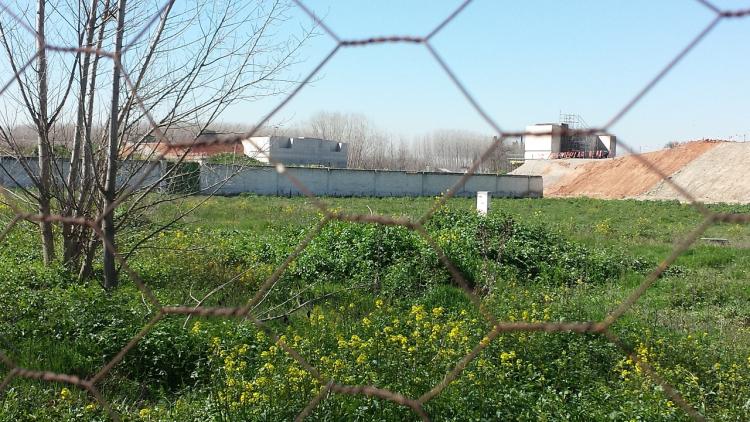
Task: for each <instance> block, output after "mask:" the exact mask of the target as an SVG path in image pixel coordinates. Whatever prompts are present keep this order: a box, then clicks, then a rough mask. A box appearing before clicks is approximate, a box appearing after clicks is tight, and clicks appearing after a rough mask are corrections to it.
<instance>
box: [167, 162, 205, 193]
mask: <svg viewBox="0 0 750 422" xmlns="http://www.w3.org/2000/svg"><path fill="white" fill-rule="evenodd" d="M166 166H167V167H166V169H165V171H167V172H171V173H170V177H168V178H167V179H166V189H165V191H166V193H170V194H177V193H197V192H199V191H200V184H201V183H200V164H199V163H194V162H188V161H184V162H181V163H173V162H171V161H167V162H166Z"/></svg>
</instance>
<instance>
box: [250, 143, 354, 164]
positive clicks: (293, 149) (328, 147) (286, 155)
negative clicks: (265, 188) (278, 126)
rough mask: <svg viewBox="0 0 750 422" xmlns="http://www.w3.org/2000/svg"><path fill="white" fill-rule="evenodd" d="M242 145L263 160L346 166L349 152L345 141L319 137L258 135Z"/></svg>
mask: <svg viewBox="0 0 750 422" xmlns="http://www.w3.org/2000/svg"><path fill="white" fill-rule="evenodd" d="M242 147H243V148H244V152H245V155H247V156H248V157H251V158H255V159H256V160H258V161H260V162H263V163H268V162H270V161H275V162H278V163H282V164H297V165H319V166H324V167H333V168H346V166H347V161H348V155H349V154H348V147H347V144H346V143H345V142H337V141H329V140H325V139H318V138H304V137H297V138H289V137H285V136H255V137H252V138H250V140H244V141H242Z"/></svg>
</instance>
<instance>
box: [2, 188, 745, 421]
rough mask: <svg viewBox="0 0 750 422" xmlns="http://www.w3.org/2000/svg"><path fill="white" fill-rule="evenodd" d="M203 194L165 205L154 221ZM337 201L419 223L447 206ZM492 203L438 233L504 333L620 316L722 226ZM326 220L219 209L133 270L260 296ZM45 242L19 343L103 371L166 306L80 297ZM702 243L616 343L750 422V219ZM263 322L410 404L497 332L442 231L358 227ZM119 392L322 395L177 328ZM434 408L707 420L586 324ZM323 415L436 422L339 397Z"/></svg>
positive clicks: (333, 370)
mask: <svg viewBox="0 0 750 422" xmlns="http://www.w3.org/2000/svg"><path fill="white" fill-rule="evenodd" d="M203 199H204V198H200V197H193V198H188V199H187V200H186V201H184V202H182V203H180V205H179V206H177V205H174V204H172V205H167V206H164V207H162V208H160V209H159V210H158V212H155V213H153V214H152V215H150V216H148V219H149V221H146V224H145V226H144V227H145V228H148V227H149V224H152V223H153V224H156V223H157V222H159V221H163V220H166V219H168V218H169V216H171V215H173V214H174V213H175V212H178V211H179V210H180V209H189V208H190V207H192V206H194V205H196V204H197V203H198V202H199V201H202V200H203ZM324 201H325V202H326V203H327V204H328V205H329V206H330V207H332V208H334V209H336V210H340V211H341V212H347V213H362V214H371V213H373V214H378V215H391V216H409V217H418V216H420V215H421V214H422V213H424V212H425V211H426V210H428V209H430V208H431V207H432V205H433V204H434V201H435V199H434V198H418V199H409V198H389V199H373V198H328V199H325V200H324ZM473 205H474V204H473V200H471V199H451V200H449V201H448V203H447V206H446V209H445V210H441V211H440V212H439V213H438V214H437V215H436V216H435V217H434V218H433V219H431V220H430V221H429V222H428V223H427V225H426V228H427V232H428V233H429V234H430V236H431V237H432V238H434V239H435V241H436V242H437V244H438V245H440V247H441V248H442V249H443V250H445V252H446V254H447V255H448V257H449V258H450V259H451V261H452V262H453V263H454V264H455V265H456V266H457V268H458V269H459V270H461V272H462V274H463V275H464V276H465V277H466V279H467V281H468V282H469V283H470V284H471V286H472V288H473V290H474V292H476V293H477V294H478V295H479V296H480V297H481V300H482V302H483V304H484V306H485V307H486V309H487V310H488V311H489V312H491V313H492V314H493V315H494V316H495V317H496V318H498V319H500V320H502V321H526V322H563V321H590V320H599V319H601V318H603V317H604V316H605V315H607V313H608V312H610V311H612V310H613V309H615V308H616V307H617V306H618V304H620V303H621V302H622V301H623V300H624V299H625V298H626V297H628V295H629V294H631V292H633V291H634V290H635V289H636V288H637V287H638V285H639V284H640V283H641V282H642V281H643V280H644V278H645V277H646V275H647V274H648V273H649V271H650V270H651V269H653V268H654V267H655V266H656V265H657V264H658V263H659V262H660V261H661V260H662V259H664V258H665V257H666V256H667V255H668V254H669V253H670V251H671V250H672V249H673V248H674V246H675V245H676V244H677V243H679V242H680V240H681V239H683V238H684V237H685V236H686V235H687V234H688V232H690V231H691V230H693V229H694V228H696V227H697V226H698V225H699V224H700V223H701V221H702V217H701V214H700V213H699V212H697V210H695V209H694V208H693V207H691V206H689V205H684V204H678V203H671V202H637V201H601V200H590V199H539V200H531V199H529V200H509V199H494V200H493V201H492V212H491V214H490V216H489V217H487V218H480V217H477V216H476V215H475V214H474V213H473V211H472V208H473ZM711 209H713V210H716V211H722V212H743V213H748V212H750V206H736V205H716V206H711ZM0 212H5V214H2V218H3V221H5V220H8V219H9V218H10V217H11V216H9V215H8V214H7V209H5V210H4V211H3V210H0ZM320 218H321V215H320V213H319V212H318V211H317V209H316V208H315V207H313V206H312V204H311V202H310V201H309V200H308V199H306V198H272V197H253V196H241V197H234V198H211V199H209V200H208V201H206V203H205V204H203V205H202V206H201V207H200V208H199V209H198V210H197V211H196V212H194V213H192V214H191V215H189V216H188V217H187V218H186V219H184V220H183V221H182V222H181V223H180V224H179V225H177V226H174V227H173V228H171V229H170V230H169V231H166V232H165V233H163V234H162V235H160V236H158V237H157V238H155V239H154V240H153V241H151V242H149V243H148V244H147V245H146V247H145V248H143V249H142V250H140V251H139V252H138V253H137V254H136V255H134V257H133V258H132V259H131V265H132V267H133V269H134V270H136V271H137V272H138V274H140V276H141V277H143V279H144V281H145V282H146V283H147V284H148V285H149V287H150V288H152V289H153V290H154V292H155V294H156V296H157V297H158V299H159V300H160V302H161V303H162V304H164V305H186V306H194V305H195V304H196V300H200V299H204V297H205V299H204V301H203V302H202V303H203V305H204V306H236V305H243V304H245V303H247V302H248V300H249V299H250V298H251V297H252V296H253V295H254V294H255V293H256V291H257V290H258V287H259V285H260V284H261V283H262V282H263V281H264V280H266V279H267V278H268V277H269V276H270V275H271V274H272V273H273V271H274V270H275V269H276V268H277V267H278V266H279V265H280V264H281V262H283V261H284V259H285V257H286V256H287V255H288V254H289V253H290V252H291V251H292V250H293V249H294V247H295V246H296V245H297V244H298V243H299V241H300V240H301V239H302V238H303V237H304V236H305V234H306V233H307V232H308V231H309V230H311V228H312V227H313V226H314V225H315V224H316V223H317V222H318V221H319V220H320ZM137 235H138V233H134V234H130V235H129V237H128V239H130V238H136V237H137ZM35 236H36V229H35V228H34V227H33V226H31V225H30V224H27V225H25V226H19V227H18V228H17V229H15V230H13V231H11V232H10V233H9V235H8V237H7V238H6V239H5V243H4V244H3V247H2V249H0V289H1V290H0V291H2V296H1V297H0V309H1V310H2V311H1V312H0V350H2V351H3V353H4V354H6V355H7V356H8V357H9V358H11V359H13V360H14V361H15V362H18V364H19V365H22V366H24V367H27V368H30V369H38V370H51V371H56V372H62V373H68V374H73V375H77V376H79V377H82V378H86V377H90V376H91V375H92V374H94V373H95V372H96V371H97V370H98V369H99V368H100V367H101V366H102V365H103V364H104V363H106V362H107V361H108V360H109V359H111V358H112V357H113V356H114V355H115V354H116V353H117V352H118V351H119V350H120V349H121V348H122V347H123V346H124V345H125V344H126V343H127V342H128V340H129V339H130V338H131V337H132V336H134V335H135V334H136V333H137V332H138V331H139V330H140V328H141V327H142V326H143V325H144V324H145V323H146V322H147V321H148V320H149V319H150V318H152V317H153V315H154V313H155V312H156V309H155V307H154V306H153V305H151V304H149V303H148V301H147V300H145V298H144V297H143V295H142V294H141V293H140V292H139V291H138V290H137V289H136V288H135V287H134V285H133V283H132V282H130V281H129V280H124V283H123V286H121V287H120V288H119V289H118V290H116V291H115V292H113V293H111V294H107V293H105V292H104V291H103V290H102V289H101V288H100V287H99V285H98V282H97V280H92V281H90V282H89V283H87V284H85V285H78V284H76V283H75V282H74V281H73V280H74V277H72V276H71V275H70V274H68V273H67V272H66V271H65V270H64V269H62V268H60V267H59V266H56V265H55V266H52V267H49V268H44V267H43V266H42V265H41V264H40V258H39V251H38V247H37V244H36V243H35V242H36V237H35ZM700 237H707V238H724V239H727V240H728V241H729V243H728V244H726V245H721V244H715V243H712V242H709V241H703V240H698V241H696V242H695V244H693V245H692V246H691V247H690V249H689V250H688V251H686V252H685V253H684V254H683V255H682V256H681V257H680V258H679V259H678V260H677V261H676V262H675V264H674V265H673V266H671V267H670V268H669V269H668V270H667V272H666V273H665V274H664V275H663V276H662V277H660V278H659V279H658V280H657V281H656V283H655V284H654V285H653V286H652V287H651V288H650V289H649V290H647V292H646V293H645V294H644V295H643V296H642V297H641V298H640V300H639V301H638V302H637V303H636V304H635V305H634V306H633V307H632V308H630V309H629V310H628V312H627V313H625V314H624V315H623V317H622V318H620V319H619V320H617V322H616V323H615V324H614V325H613V327H612V331H613V332H614V333H615V334H616V335H617V336H618V337H620V338H621V339H622V340H623V342H624V343H625V344H626V346H627V347H628V348H629V349H630V350H632V351H633V352H634V353H635V354H636V355H637V357H638V358H639V359H641V360H642V361H645V362H647V363H648V364H649V365H650V366H651V367H653V368H654V370H655V371H656V372H657V373H658V374H659V375H660V376H661V377H663V378H664V379H665V380H666V381H667V382H668V383H669V384H670V385H672V386H673V387H674V388H675V389H676V390H677V391H679V392H680V393H681V395H682V396H683V397H684V399H685V400H686V402H687V403H688V404H689V405H690V406H691V407H692V408H694V409H695V410H697V411H698V412H700V413H701V414H702V415H704V416H705V417H706V418H708V419H712V420H713V419H716V420H748V419H750V253H749V251H750V228H748V227H747V226H742V225H737V224H725V223H721V224H715V225H713V226H711V227H709V228H708V229H707V230H706V232H705V233H704V234H703V235H701V236H700ZM121 242H122V243H123V245H122V246H124V247H126V246H127V243H128V240H127V239H122V240H121ZM217 286H223V287H222V288H221V289H219V290H217V291H216V292H215V293H213V294H211V295H209V296H208V297H206V295H207V294H208V293H209V292H211V291H212V290H214V289H215V288H216V287H217ZM253 315H254V316H256V317H257V318H260V319H263V320H267V324H268V326H269V327H271V328H272V329H273V330H274V332H276V333H278V334H279V335H281V336H282V339H283V341H284V343H285V344H289V345H290V346H291V347H293V348H294V349H295V350H298V351H299V353H300V355H301V356H302V357H304V358H305V359H306V360H307V361H308V362H310V364H311V365H313V366H314V367H315V368H317V369H318V370H319V371H320V373H321V374H322V376H323V377H325V378H326V379H333V380H335V381H336V382H339V383H343V384H351V385H375V386H378V387H382V388H387V389H389V390H392V391H395V392H399V393H401V394H404V395H405V396H408V397H419V396H420V395H422V394H423V393H425V392H427V391H428V390H430V389H431V388H432V387H433V386H435V385H436V384H438V383H439V382H440V381H441V380H442V379H443V377H444V375H445V374H446V373H447V372H448V371H449V370H450V369H451V368H453V366H454V365H455V364H456V362H457V361H458V360H459V359H460V358H461V357H462V356H464V355H465V354H466V353H467V352H469V351H470V350H471V349H472V348H473V347H474V346H476V345H477V344H479V343H480V342H482V341H483V338H484V336H485V335H486V334H487V332H488V331H489V330H490V327H489V325H488V324H487V323H486V322H485V321H484V319H483V317H482V315H481V314H480V313H479V312H478V310H477V309H476V307H475V306H474V305H472V304H471V303H470V302H469V300H468V299H467V298H466V296H465V295H464V294H463V292H462V291H461V290H460V289H459V288H457V287H456V286H455V284H454V282H453V281H452V279H451V277H450V274H449V273H448V272H447V271H446V270H445V267H444V266H443V265H442V264H441V263H440V261H439V259H438V257H437V255H436V254H435V253H434V251H433V249H432V248H431V247H430V246H429V244H428V243H427V242H425V240H424V239H423V238H421V237H420V236H419V235H417V234H416V233H414V232H411V231H408V230H406V229H402V228H399V227H391V226H389V227H384V226H375V225H371V224H369V225H365V224H358V223H342V222H331V223H328V224H327V225H326V226H325V227H323V229H322V230H321V232H320V233H319V235H318V236H316V237H315V239H314V240H313V241H312V242H311V243H310V244H309V245H308V247H307V248H305V250H304V251H303V252H302V253H301V255H300V256H299V257H298V258H297V259H296V260H294V261H293V262H292V263H291V264H290V266H289V268H287V270H286V271H285V272H284V274H283V275H282V277H281V278H280V279H279V281H278V282H277V283H276V284H275V285H274V287H273V289H271V290H270V291H269V293H268V294H267V295H264V298H263V300H262V301H261V302H260V304H259V305H258V306H256V307H255V308H254V310H253ZM7 374H8V369H7V367H4V366H0V377H4V376H6V375H7ZM98 387H99V388H100V390H101V391H102V394H103V395H104V397H105V398H106V399H107V401H108V402H109V403H111V405H112V406H113V408H114V409H115V410H116V411H117V412H118V413H119V414H120V415H122V416H123V418H127V419H129V420H289V419H293V418H294V416H295V415H297V414H298V413H299V412H300V411H301V410H302V409H303V408H304V406H305V405H306V404H307V402H308V401H309V400H310V399H311V398H312V397H314V396H315V395H316V394H317V392H318V391H319V389H320V388H321V385H320V383H319V381H318V380H316V379H314V378H313V377H312V376H311V375H310V374H309V373H308V372H307V371H305V370H304V369H303V368H302V367H301V366H300V365H299V364H298V363H297V362H296V361H295V360H293V359H292V358H290V356H289V355H288V354H287V353H285V352H284V351H283V350H282V348H281V346H280V344H278V343H275V342H274V341H273V340H272V339H271V338H269V335H268V333H266V332H264V331H261V330H259V329H258V328H257V327H256V326H255V325H253V324H251V323H249V322H247V321H238V320H231V319H218V318H190V319H189V320H188V319H187V318H186V317H184V316H168V317H165V318H164V319H163V320H161V321H160V322H159V323H158V324H157V325H156V326H155V327H154V329H153V330H152V331H151V332H149V334H148V335H146V336H145V338H144V339H142V340H141V341H140V342H139V343H138V345H137V346H136V347H135V348H134V349H133V350H131V351H130V352H129V353H128V354H127V355H126V357H125V359H124V360H123V362H121V363H120V364H119V365H117V366H115V367H114V368H113V370H112V371H111V372H110V373H109V374H108V375H107V376H106V377H104V379H103V381H102V382H101V383H100V384H98ZM424 408H425V411H426V412H427V413H428V414H429V415H430V416H431V418H432V419H434V420H540V419H541V420H649V421H651V420H685V419H689V418H688V416H687V415H686V414H685V412H684V411H683V410H682V409H680V407H679V406H678V404H676V403H674V402H673V401H671V400H670V399H669V397H668V396H667V395H666V394H665V392H664V391H663V390H662V388H661V387H660V386H658V385H657V384H656V383H654V382H653V380H652V379H651V378H649V377H648V376H647V375H646V374H645V373H644V370H643V368H642V367H641V366H639V365H638V364H636V363H635V362H633V361H632V360H631V359H629V358H628V357H627V356H626V355H625V354H624V353H623V352H622V351H621V350H620V349H619V348H617V347H615V346H613V345H612V344H611V343H609V342H608V341H606V340H605V339H604V338H602V337H601V336H598V335H593V334H585V335H583V334H572V333H524V332H517V333H506V334H502V335H500V336H498V337H497V338H496V339H494V340H493V341H492V342H490V343H489V345H488V347H487V348H486V349H484V350H483V351H482V352H481V353H480V354H479V356H478V357H477V358H476V359H474V360H472V361H471V362H470V363H469V364H468V365H467V367H466V369H465V370H464V371H463V372H461V374H460V376H459V377H458V378H457V379H456V380H455V381H453V382H452V383H451V384H450V385H448V386H447V388H445V389H444V390H442V391H441V392H440V394H438V395H436V396H435V398H433V399H432V400H430V401H428V402H426V404H425V406H424ZM106 418H107V417H106V413H105V412H104V410H103V409H102V408H101V406H100V405H99V404H97V403H96V402H95V401H94V400H93V399H92V398H91V397H90V396H89V395H87V394H86V392H84V391H81V390H79V389H77V388H74V387H71V386H66V385H64V384H59V383H47V382H41V381H31V380H27V379H19V378H16V379H14V380H13V381H12V382H11V383H10V384H9V385H8V387H6V389H5V391H4V394H3V396H2V398H0V420H8V421H10V420H47V419H61V420H79V419H84V420H104V419H106ZM311 418H312V419H314V420H373V419H377V420H404V419H406V420H410V419H416V415H415V414H414V413H412V412H411V411H410V410H409V409H408V408H407V407H405V406H400V405H397V404H395V403H393V402H390V401H386V400H382V399H378V398H368V397H365V396H362V395H347V394H334V393H331V395H330V396H329V397H327V398H326V399H325V400H323V401H322V402H321V403H320V404H319V405H318V406H317V407H316V408H315V409H314V410H313V412H312V414H311Z"/></svg>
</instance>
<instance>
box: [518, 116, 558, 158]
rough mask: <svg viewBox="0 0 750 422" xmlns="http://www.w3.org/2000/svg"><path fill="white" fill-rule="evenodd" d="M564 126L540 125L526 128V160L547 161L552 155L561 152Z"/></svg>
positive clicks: (524, 138)
mask: <svg viewBox="0 0 750 422" xmlns="http://www.w3.org/2000/svg"><path fill="white" fill-rule="evenodd" d="M561 131H562V126H561V125H559V124H538V125H533V126H526V133H527V134H526V135H524V137H523V143H524V148H525V149H524V159H526V160H546V159H548V158H549V157H550V154H554V153H559V152H560V141H561V139H562V137H561Z"/></svg>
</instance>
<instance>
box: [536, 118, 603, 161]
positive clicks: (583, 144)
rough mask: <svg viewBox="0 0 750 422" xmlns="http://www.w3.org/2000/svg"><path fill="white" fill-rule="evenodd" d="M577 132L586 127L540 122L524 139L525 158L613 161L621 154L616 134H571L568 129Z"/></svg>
mask: <svg viewBox="0 0 750 422" xmlns="http://www.w3.org/2000/svg"><path fill="white" fill-rule="evenodd" d="M576 126H577V125H576ZM576 129H582V128H581V127H571V125H570V124H569V123H540V124H535V125H532V126H526V135H525V136H524V138H523V143H524V159H525V160H549V159H555V158H613V157H615V156H616V155H617V139H616V137H615V136H614V135H610V134H605V133H601V134H598V133H593V134H589V135H579V134H573V135H571V134H568V133H567V132H568V130H576Z"/></svg>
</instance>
